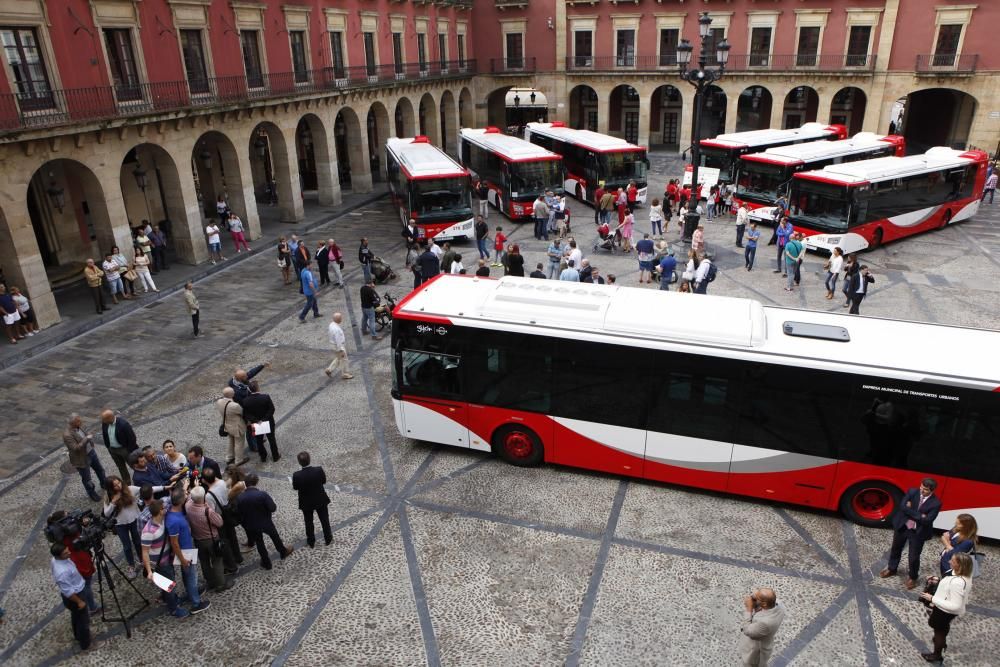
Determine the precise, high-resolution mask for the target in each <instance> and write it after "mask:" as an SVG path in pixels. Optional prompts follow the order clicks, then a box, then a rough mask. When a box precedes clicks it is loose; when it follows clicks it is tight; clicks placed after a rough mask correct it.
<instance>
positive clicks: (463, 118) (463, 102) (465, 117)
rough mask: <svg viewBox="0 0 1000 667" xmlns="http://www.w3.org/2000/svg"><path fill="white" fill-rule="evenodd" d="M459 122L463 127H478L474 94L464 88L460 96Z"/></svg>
mask: <svg viewBox="0 0 1000 667" xmlns="http://www.w3.org/2000/svg"><path fill="white" fill-rule="evenodd" d="M458 122H459V124H460V125H461V126H462V127H475V126H476V120H475V109H474V104H473V102H472V92H471V91H470V90H469V89H468V88H462V92H461V93H459V95H458Z"/></svg>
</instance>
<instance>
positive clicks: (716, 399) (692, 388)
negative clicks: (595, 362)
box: [647, 357, 739, 442]
mask: <svg viewBox="0 0 1000 667" xmlns="http://www.w3.org/2000/svg"><path fill="white" fill-rule="evenodd" d="M659 363H660V367H659V368H658V369H657V370H656V372H655V376H654V378H653V390H652V391H653V392H654V396H655V398H654V399H653V403H652V408H651V409H650V411H649V419H648V422H647V428H648V430H650V431H657V432H660V433H672V434H675V435H683V436H687V437H689V438H700V439H703V440H718V441H721V442H732V439H733V424H734V423H735V422H736V416H737V395H738V387H739V380H738V377H739V369H738V368H736V367H734V366H733V365H732V364H730V363H727V364H725V365H722V364H716V362H714V361H712V360H710V359H698V358H692V359H683V358H681V357H676V358H673V357H666V358H663V359H662V360H661V361H660V362H659Z"/></svg>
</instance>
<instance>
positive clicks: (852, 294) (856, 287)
mask: <svg viewBox="0 0 1000 667" xmlns="http://www.w3.org/2000/svg"><path fill="white" fill-rule="evenodd" d="M874 282H875V276H873V275H872V274H871V271H869V270H868V267H867V266H862V267H861V269H860V270H859V271H855V272H854V275H852V276H851V284H850V286H849V289H848V292H847V297H848V299H849V300H850V302H851V309H850V310H849V311H847V312H848V313H850V314H851V315H859V314H860V308H861V302H862V301H864V299H865V297H866V296H868V285H871V284H873V283H874Z"/></svg>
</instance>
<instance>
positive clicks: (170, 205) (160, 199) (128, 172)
mask: <svg viewBox="0 0 1000 667" xmlns="http://www.w3.org/2000/svg"><path fill="white" fill-rule="evenodd" d="M119 184H120V187H121V192H122V201H123V203H124V205H125V214H126V217H127V219H128V225H129V227H130V228H132V229H136V228H138V227H142V226H144V225H143V224H142V223H143V221H144V220H148V221H149V222H150V224H151V225H156V226H158V227H159V228H160V231H162V232H163V233H164V235H165V236H166V237H167V257H166V259H167V265H169V263H170V261H172V260H173V259H175V258H174V257H172V255H173V252H172V251H176V252H177V254H178V256H179V258H180V260H181V261H185V262H191V263H194V262H196V261H197V258H198V257H200V256H201V254H200V253H195V251H194V248H195V243H196V242H198V244H199V248H200V247H201V246H202V245H204V244H203V243H200V241H201V238H202V236H201V224H200V223H201V220H200V219H199V220H198V221H197V223H198V224H192V225H188V219H187V211H186V210H185V207H184V192H183V190H182V188H181V179H180V174H179V172H178V171H177V165H176V164H175V163H174V159H173V157H171V155H170V154H169V153H168V152H167V151H166V150H164V149H163V148H162V147H161V146H157V145H156V144H139V145H138V146H136V147H134V148H133V149H132V150H130V151H129V152H128V153H127V154H126V155H125V158H124V159H123V160H122V164H121V171H120V174H119ZM195 235H196V236H195ZM151 259H152V258H151Z"/></svg>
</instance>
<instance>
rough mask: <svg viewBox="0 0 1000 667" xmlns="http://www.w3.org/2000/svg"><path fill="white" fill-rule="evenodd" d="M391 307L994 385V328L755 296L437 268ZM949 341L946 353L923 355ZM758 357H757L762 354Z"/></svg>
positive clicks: (553, 331) (498, 326) (436, 319)
mask: <svg viewBox="0 0 1000 667" xmlns="http://www.w3.org/2000/svg"><path fill="white" fill-rule="evenodd" d="M395 316H396V317H398V318H401V319H410V320H423V321H426V322H430V323H433V324H439V325H450V324H460V325H464V326H470V327H481V328H490V329H492V330H503V329H510V330H517V331H530V332H532V333H537V334H544V335H548V336H554V337H559V338H590V339H593V337H595V336H597V337H599V338H603V339H604V340H606V341H607V342H609V343H616V342H617V343H620V344H627V345H634V346H642V347H647V348H657V349H677V346H684V345H687V344H697V345H700V346H704V347H708V348H712V350H711V351H710V352H709V354H718V353H719V352H723V353H724V354H725V353H726V351H727V350H728V351H729V353H728V354H725V356H733V357H736V358H748V357H749V358H753V357H758V355H765V356H771V357H774V359H773V361H774V362H775V363H785V364H807V365H811V366H816V367H818V368H839V369H840V370H843V367H844V366H845V365H849V366H851V367H852V369H853V370H854V371H855V372H860V373H866V372H870V373H871V374H873V375H890V376H896V377H904V378H906V379H912V380H921V379H925V378H926V379H927V380H930V381H934V382H942V383H945V384H952V385H961V386H966V387H973V388H978V389H990V390H998V389H1000V361H998V360H1000V356H997V355H996V354H994V350H996V349H997V347H998V346H1000V332H998V331H989V330H982V329H970V328H962V327H951V326H943V325H938V324H924V323H919V322H905V321H897V320H888V319H880V318H874V317H858V316H850V315H843V314H841V313H828V312H823V311H810V310H795V309H790V308H778V307H771V306H763V305H762V304H761V303H760V302H759V301H756V300H753V299H743V298H732V297H723V296H707V297H697V296H692V295H688V294H680V293H678V292H666V291H660V290H648V289H640V288H636V287H622V286H618V285H591V284H588V283H567V282H561V281H555V280H538V279H535V278H515V277H510V276H507V277H504V278H501V279H499V280H492V279H488V278H477V277H474V276H458V275H442V276H440V277H438V278H435V279H434V280H432V281H430V282H428V283H425V284H424V285H422V286H421V287H419V288H417V289H416V290H414V291H413V292H411V293H410V295H409V296H408V297H406V298H405V299H404V300H403V301H401V302H400V304H399V306H398V307H397V309H396V313H395ZM787 322H795V323H807V324H817V325H827V326H830V327H844V328H846V329H847V331H848V333H849V335H850V340H849V342H835V341H831V340H824V339H814V338H805V337H798V336H791V335H787V334H786V333H785V331H784V325H785V323H787ZM928 350H948V353H947V354H927V351H928ZM758 358H759V357H758Z"/></svg>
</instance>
